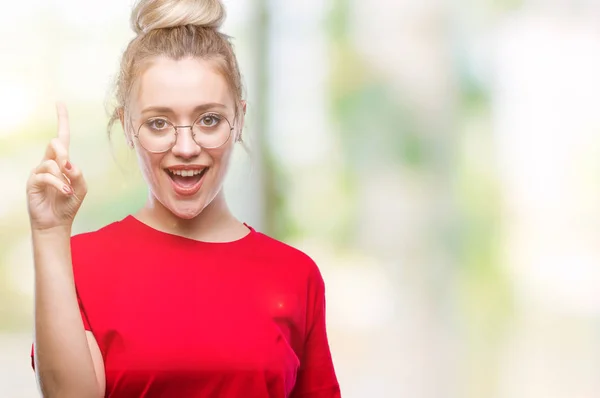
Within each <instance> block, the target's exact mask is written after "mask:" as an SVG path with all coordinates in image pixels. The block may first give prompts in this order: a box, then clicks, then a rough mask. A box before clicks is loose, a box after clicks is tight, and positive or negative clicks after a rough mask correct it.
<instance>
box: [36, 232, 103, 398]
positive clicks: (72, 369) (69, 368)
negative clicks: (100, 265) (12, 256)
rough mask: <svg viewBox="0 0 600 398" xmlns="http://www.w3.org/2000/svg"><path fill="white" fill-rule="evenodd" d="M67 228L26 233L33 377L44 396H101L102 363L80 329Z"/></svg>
mask: <svg viewBox="0 0 600 398" xmlns="http://www.w3.org/2000/svg"><path fill="white" fill-rule="evenodd" d="M70 235H71V231H70V228H57V229H53V230H44V231H36V230H34V231H33V233H32V240H33V254H34V265H35V345H34V346H35V350H34V363H35V369H36V376H37V380H38V384H39V387H40V390H41V392H42V395H43V396H44V397H50V398H52V397H60V398H63V397H64V398H70V397H73V398H86V397H90V398H98V397H102V396H104V392H105V376H104V363H103V360H102V355H101V354H100V349H99V348H98V344H97V342H96V340H95V338H94V337H93V335H92V333H91V332H86V331H85V329H84V324H83V320H82V318H81V314H80V311H79V305H78V303H77V294H76V291H75V283H74V280H73V269H72V264H71V247H70Z"/></svg>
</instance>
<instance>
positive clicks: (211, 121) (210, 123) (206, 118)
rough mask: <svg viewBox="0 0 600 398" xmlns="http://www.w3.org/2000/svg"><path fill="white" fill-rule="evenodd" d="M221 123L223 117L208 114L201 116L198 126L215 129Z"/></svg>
mask: <svg viewBox="0 0 600 398" xmlns="http://www.w3.org/2000/svg"><path fill="white" fill-rule="evenodd" d="M220 121H221V117H220V116H219V115H217V114H212V113H211V114H206V115H202V116H200V118H199V119H198V124H200V126H201V127H215V126H216V125H217V124H219V122H220Z"/></svg>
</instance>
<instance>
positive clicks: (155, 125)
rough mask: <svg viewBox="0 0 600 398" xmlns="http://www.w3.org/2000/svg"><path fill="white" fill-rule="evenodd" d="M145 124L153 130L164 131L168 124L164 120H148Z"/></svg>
mask: <svg viewBox="0 0 600 398" xmlns="http://www.w3.org/2000/svg"><path fill="white" fill-rule="evenodd" d="M146 124H147V125H148V126H149V127H150V128H152V129H154V130H164V129H165V128H167V127H169V122H168V121H166V120H165V119H150V120H148V121H147V122H146Z"/></svg>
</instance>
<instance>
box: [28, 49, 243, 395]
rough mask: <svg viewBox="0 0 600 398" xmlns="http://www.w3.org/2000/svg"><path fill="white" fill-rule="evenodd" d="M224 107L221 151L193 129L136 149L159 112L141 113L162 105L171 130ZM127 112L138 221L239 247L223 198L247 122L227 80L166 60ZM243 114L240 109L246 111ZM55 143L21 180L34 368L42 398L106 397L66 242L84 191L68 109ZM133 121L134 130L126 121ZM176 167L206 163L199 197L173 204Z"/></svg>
mask: <svg viewBox="0 0 600 398" xmlns="http://www.w3.org/2000/svg"><path fill="white" fill-rule="evenodd" d="M207 103H220V104H222V105H223V107H221V108H218V109H214V110H216V111H218V112H219V113H221V114H224V115H225V116H226V117H227V118H228V119H229V120H230V121H232V123H234V124H235V129H234V131H233V132H232V136H231V138H230V140H229V141H228V142H227V143H226V144H225V145H223V146H222V147H220V148H216V149H208V150H207V149H203V148H201V147H199V146H198V145H197V144H196V143H195V142H194V140H193V139H192V137H191V134H190V132H189V129H184V130H183V132H182V133H181V134H179V135H178V139H177V142H176V144H175V146H174V147H173V148H172V149H171V150H170V151H168V152H165V153H161V154H154V153H149V152H147V151H146V150H145V149H144V148H142V147H141V145H139V142H138V141H137V139H136V138H135V137H134V136H133V134H132V129H131V125H137V126H139V124H141V123H142V122H143V121H145V120H146V119H147V118H148V117H151V116H159V115H158V114H157V113H152V112H150V113H148V112H146V113H143V111H144V109H146V108H147V107H149V106H153V107H156V106H160V107H168V108H170V109H171V111H170V113H169V114H168V115H165V114H164V112H163V114H161V116H168V118H169V119H170V120H171V121H172V122H173V123H175V124H176V125H190V124H192V122H193V121H194V120H195V119H196V117H197V116H199V114H198V113H197V112H195V111H194V108H196V107H197V106H199V105H204V104H207ZM129 105H130V106H129V109H128V111H127V112H125V113H124V114H123V116H122V119H121V122H122V123H123V125H124V127H125V128H124V131H125V132H126V136H127V139H128V140H129V141H130V142H131V143H132V145H133V147H134V148H135V151H136V154H137V158H138V162H139V165H140V168H141V170H142V173H143V175H144V178H145V180H146V182H147V184H148V188H149V195H148V200H147V202H146V204H145V206H144V207H143V208H142V209H140V211H139V212H137V213H136V214H135V215H134V216H135V217H136V218H138V219H139V220H140V221H142V222H144V223H146V224H147V225H149V226H151V227H153V228H155V229H158V230H161V231H164V232H168V233H171V234H175V235H180V236H185V237H187V238H191V239H196V240H201V241H207V242H228V241H233V240H237V239H240V238H241V237H243V236H245V235H246V234H247V233H248V228H247V227H246V226H244V225H243V223H241V222H240V221H238V220H237V219H235V217H233V215H232V214H231V212H230V210H229V208H228V206H227V203H226V201H225V197H224V195H223V191H222V185H223V180H224V178H225V176H226V174H227V170H228V167H229V162H230V158H231V155H232V151H233V148H234V145H235V138H236V136H237V135H238V134H240V132H241V130H242V127H243V123H244V118H243V114H242V115H240V116H239V117H238V119H237V120H236V121H235V122H233V120H234V109H235V101H234V98H233V97H232V95H231V93H230V90H229V89H228V86H227V83H226V81H225V79H224V78H223V77H222V76H221V75H220V74H218V73H217V72H216V71H215V69H214V68H213V67H212V65H211V64H210V62H208V61H205V60H199V59H193V58H187V59H181V60H178V61H175V60H172V59H168V58H165V57H157V58H155V59H153V60H151V61H150V62H149V64H148V66H147V68H146V69H145V70H144V71H143V73H142V74H141V76H139V77H138V79H137V81H136V82H135V86H134V90H132V97H131V98H130V101H129ZM243 110H244V113H245V104H244V103H243ZM57 112H58V121H59V126H58V136H57V138H55V139H53V140H52V141H51V142H50V143H49V145H48V147H47V150H46V153H45V155H44V157H43V159H42V161H41V163H40V164H39V165H38V166H37V167H36V168H35V169H34V170H33V171H32V173H31V176H30V178H29V180H28V182H27V199H28V211H29V218H30V224H31V231H32V241H33V251H34V266H35V349H36V350H35V355H34V359H35V363H36V375H37V379H38V384H39V386H40V390H41V391H42V394H43V396H44V397H61V398H63V397H77V398H85V397H103V396H104V395H105V390H106V384H105V383H106V381H105V372H104V362H103V358H102V355H101V353H100V349H99V347H98V343H97V341H96V339H95V337H94V335H93V334H92V333H91V332H89V331H85V329H84V327H83V322H82V320H81V316H80V313H79V307H78V304H77V296H76V292H75V283H74V278H73V269H72V262H71V250H70V249H71V248H70V237H71V228H72V224H73V220H74V218H75V215H76V214H77V211H78V210H79V207H80V206H81V203H82V201H83V199H84V198H85V195H86V193H87V186H86V183H85V180H84V178H83V175H82V173H81V171H80V170H79V169H78V168H77V167H76V166H75V165H73V164H71V163H70V161H69V141H70V131H69V122H68V114H67V110H66V108H65V106H64V105H62V104H58V105H57ZM126 120H131V123H125V121H126ZM174 165H202V166H208V167H210V169H209V170H208V171H207V174H206V175H205V177H204V182H203V185H202V187H201V188H200V190H199V191H198V192H197V193H196V194H194V195H193V196H189V197H182V196H178V195H177V194H176V193H175V192H174V190H173V188H172V186H171V182H170V180H169V177H168V175H167V174H166V173H165V171H164V169H165V168H166V167H171V166H174Z"/></svg>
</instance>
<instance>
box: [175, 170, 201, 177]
mask: <svg viewBox="0 0 600 398" xmlns="http://www.w3.org/2000/svg"><path fill="white" fill-rule="evenodd" d="M169 172H170V173H171V174H175V175H178V176H182V177H192V176H195V175H198V174H200V173H202V170H198V169H196V170H169Z"/></svg>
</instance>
